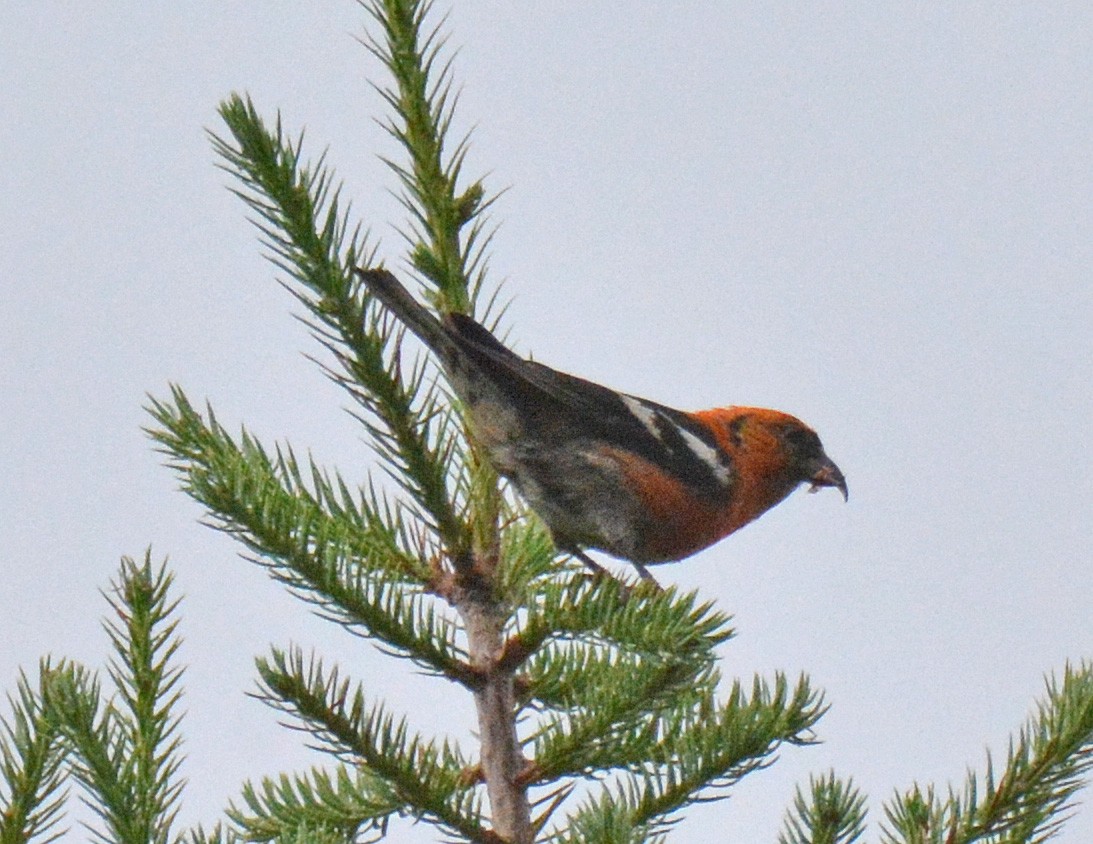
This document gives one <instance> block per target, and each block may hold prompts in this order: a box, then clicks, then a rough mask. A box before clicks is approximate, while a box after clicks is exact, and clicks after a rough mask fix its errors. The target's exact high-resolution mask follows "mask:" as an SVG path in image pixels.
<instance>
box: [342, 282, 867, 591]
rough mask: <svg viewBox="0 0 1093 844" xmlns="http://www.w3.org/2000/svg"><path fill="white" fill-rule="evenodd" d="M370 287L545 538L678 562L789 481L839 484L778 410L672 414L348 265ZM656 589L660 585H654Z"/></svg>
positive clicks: (638, 566) (564, 548)
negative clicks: (410, 337) (433, 366)
mask: <svg viewBox="0 0 1093 844" xmlns="http://www.w3.org/2000/svg"><path fill="white" fill-rule="evenodd" d="M356 273H357V275H358V277H359V278H360V279H361V281H362V282H363V284H364V286H365V288H366V289H367V291H368V292H369V294H370V295H371V296H372V297H374V298H375V299H376V300H378V301H379V302H380V303H381V304H382V305H383V307H384V308H386V309H387V310H388V311H389V312H390V313H391V314H393V315H394V316H395V317H396V318H397V319H398V320H399V321H400V322H402V323H403V324H404V325H405V326H406V328H408V329H409V330H410V331H411V332H413V333H414V334H415V335H417V337H418V338H419V339H420V340H421V341H422V342H423V343H424V344H425V346H426V347H427V348H428V349H430V350H431V351H432V352H433V354H435V355H436V357H437V359H438V360H439V363H440V365H441V367H442V368H443V370H444V371H445V372H446V374H447V377H448V380H449V382H450V385H451V388H452V392H453V393H454V395H455V397H456V398H457V399H458V400H459V402H460V403H461V404H462V406H463V408H464V410H465V414H466V416H467V417H468V421H469V428H470V433H471V436H472V437H473V439H474V440H475V441H476V442H477V443H478V444H479V445H480V446H481V447H482V448H483V449H484V450H485V452H486V455H487V456H488V458H489V460H490V462H491V463H492V465H493V467H494V468H495V469H496V470H497V472H498V474H500V475H501V476H503V477H505V478H507V479H508V480H509V481H510V482H511V483H512V484H513V486H514V487H515V488H516V490H517V492H518V493H519V494H520V496H522V497H523V499H524V500H525V501H526V502H527V504H528V505H529V507H530V508H531V509H532V510H533V511H534V512H535V513H536V514H537V515H538V516H539V517H540V518H541V519H542V521H543V522H544V524H545V525H546V527H547V528H548V530H549V531H550V534H551V537H552V539H553V541H554V545H555V547H556V548H557V549H558V550H559V551H560V552H562V553H564V554H568V555H570V556H571V557H575V558H576V559H579V560H581V561H582V562H583V563H584V564H585V565H586V566H588V567H589V568H590V569H591V570H592V571H593V573H595V574H605V573H606V570H605V569H604V568H603V567H602V566H601V565H600V564H599V563H597V562H596V561H595V560H593V559H592V558H591V557H590V556H588V554H587V550H596V551H602V552H605V553H607V554H609V555H611V556H613V557H616V558H618V559H620V560H624V561H626V562H629V563H630V564H631V565H632V566H633V567H634V568H635V570H636V571H637V573H638V575H639V576H640V577H641V578H642V579H643V580H646V581H649V582H651V583H652V584H654V585H656V580H655V578H654V577H653V575H652V574H651V573H650V572H649V570H648V566H651V565H658V564H662V563H670V562H676V561H679V560H682V559H684V558H686V557H689V556H690V555H692V554H694V553H696V552H698V551H700V550H702V549H704V548H707V547H709V546H710V545H713V544H714V543H716V542H718V541H720V540H721V539H723V538H725V537H726V536H728V535H730V534H732V533H734V532H735V531H737V530H739V529H740V528H742V527H743V526H744V525H746V524H748V523H749V522H751V521H753V520H755V519H756V518H758V517H759V516H761V515H762V514H763V513H765V512H766V511H767V510H769V509H771V508H772V507H774V506H775V505H776V504H778V503H779V502H781V501H782V500H783V499H785V498H786V497H787V496H788V495H789V494H790V493H791V492H793V491H794V489H796V488H797V487H798V486H800V485H801V484H804V483H807V484H809V485H810V491H811V492H816V491H818V490H819V489H820V488H822V487H833V488H835V489H837V490H839V491H840V492H841V493H842V495H843V498H844V500H849V494H848V492H847V485H846V479H845V477H844V476H843V473H842V472H841V471H840V469H839V467H838V466H836V465H835V463H834V462H833V461H832V460H831V458H829V457H828V456H827V454H826V453H825V452H824V449H823V446H822V444H821V442H820V438H819V436H818V435H817V434H816V432H815V431H814V430H813V429H812V428H810V427H808V426H807V425H806V424H805V423H803V422H802V421H801V420H800V419H797V418H796V417H794V416H791V415H789V414H788V413H783V412H781V411H778V410H770V409H767V408H761V407H742V406H728V407H719V408H714V409H711V410H700V411H683V410H676V409H674V408H671V407H667V406H665V405H662V404H658V403H657V402H654V401H650V400H649V399H644V398H639V397H637V396H633V395H629V394H627V393H621V392H618V391H616V390H612V389H611V388H609V387H605V386H602V385H600V384H596V383H593V382H592V381H587V380H585V379H583V378H579V377H577V376H575V375H569V374H567V373H565V372H560V371H558V370H556V369H552V368H551V367H549V366H546V365H545V364H542V363H538V362H537V361H534V360H529V359H526V358H523V357H521V356H519V355H518V354H516V353H515V352H513V351H512V350H511V349H509V348H508V347H507V346H505V345H504V344H503V343H502V342H501V341H500V340H498V339H497V338H496V337H495V336H494V335H493V334H492V333H491V332H490V331H489V330H488V329H487V328H486V327H485V326H483V325H482V324H480V323H479V322H476V321H475V320H474V319H473V318H471V317H469V316H467V315H466V314H462V313H458V312H449V313H444V314H441V315H440V316H439V317H438V316H437V315H436V314H434V313H432V312H431V311H430V310H428V309H427V308H426V307H425V306H424V305H423V304H422V303H421V302H419V301H418V300H417V299H416V298H415V297H414V296H413V294H411V293H410V291H409V290H407V289H406V287H405V286H403V284H402V283H401V282H400V281H399V280H398V279H397V278H396V277H395V276H394V275H393V274H392V273H391V272H390V271H388V270H386V269H384V268H383V267H379V268H370V269H364V268H356ZM658 588H659V587H658Z"/></svg>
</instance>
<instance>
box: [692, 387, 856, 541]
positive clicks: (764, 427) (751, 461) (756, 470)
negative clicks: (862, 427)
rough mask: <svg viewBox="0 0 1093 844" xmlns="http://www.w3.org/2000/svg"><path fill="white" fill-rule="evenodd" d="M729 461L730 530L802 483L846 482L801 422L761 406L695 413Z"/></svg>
mask: <svg viewBox="0 0 1093 844" xmlns="http://www.w3.org/2000/svg"><path fill="white" fill-rule="evenodd" d="M695 416H697V417H698V418H700V419H701V420H702V421H703V422H705V423H706V425H708V426H709V427H710V428H711V429H712V430H713V431H714V434H715V436H716V437H717V440H718V444H719V445H720V446H721V448H723V449H724V450H725V452H726V453H727V454H728V455H729V456H730V457H731V459H732V467H733V474H734V476H735V478H736V483H735V485H734V489H733V493H732V499H733V501H732V511H733V515H732V519H731V524H730V531H729V532H731V531H733V530H736V529H737V528H740V527H742V526H744V525H745V524H747V523H748V522H750V521H751V520H752V519H755V518H757V517H758V516H760V515H762V514H763V513H765V512H766V511H767V510H769V509H770V508H771V507H773V506H774V505H775V504H777V503H778V502H779V501H781V500H782V499H783V498H785V497H786V496H787V495H789V494H790V493H791V492H793V490H794V489H795V488H796V487H797V486H798V485H799V484H801V483H808V484H811V485H812V487H811V488H812V491H815V490H817V489H819V488H820V487H825V486H831V487H835V488H836V489H837V490H839V491H840V492H841V493H842V494H843V498H847V497H848V495H847V489H846V479H845V478H844V477H843V473H842V472H841V471H840V470H839V467H838V466H836V465H835V463H834V461H832V460H831V458H830V457H828V456H827V455H826V454H825V453H824V449H823V446H822V445H821V444H820V438H819V437H818V436H817V435H816V432H815V431H813V430H812V429H811V428H809V427H808V426H807V425H806V424H805V423H804V422H802V421H801V420H800V419H797V418H796V417H795V416H790V415H789V414H788V413H782V412H781V411H777V410H768V409H767V408H762V407H723V408H717V409H715V410H703V411H699V412H698V413H696V414H695Z"/></svg>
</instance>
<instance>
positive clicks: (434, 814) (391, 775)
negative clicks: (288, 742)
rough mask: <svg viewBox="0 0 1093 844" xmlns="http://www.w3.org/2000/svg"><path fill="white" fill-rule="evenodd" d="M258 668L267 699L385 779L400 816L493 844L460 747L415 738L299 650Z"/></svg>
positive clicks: (350, 759) (280, 654)
mask: <svg viewBox="0 0 1093 844" xmlns="http://www.w3.org/2000/svg"><path fill="white" fill-rule="evenodd" d="M258 670H259V674H260V675H261V678H262V688H261V690H260V692H259V696H260V697H261V699H262V700H264V701H266V702H267V703H269V704H270V705H271V706H274V707H276V708H278V709H280V710H282V711H285V712H288V713H290V714H291V715H293V716H294V717H296V718H297V719H299V721H300V723H301V726H302V727H303V728H304V729H306V730H307V731H308V732H310V733H311V734H312V735H313V736H314V737H315V738H316V739H317V740H319V741H320V742H321V743H322V744H323V745H324V746H325V747H327V748H328V749H329V750H330V751H331V752H332V753H334V754H335V755H336V756H339V757H341V758H344V759H345V760H346V761H347V762H352V763H353V764H355V765H361V766H364V768H366V769H367V770H368V771H369V772H370V773H371V774H372V775H373V776H375V777H378V778H380V779H381V780H383V781H384V782H385V783H386V784H387V785H388V787H389V789H390V794H391V795H393V796H396V797H397V799H398V800H399V801H400V803H401V806H400V809H401V810H402V811H405V812H407V813H409V814H411V815H413V816H414V817H419V818H427V819H430V820H431V821H433V822H435V823H437V824H439V825H440V826H442V827H443V828H445V829H447V830H449V831H450V832H453V833H455V834H459V835H462V836H464V837H466V838H467V839H468V840H470V841H476V842H492V841H493V840H494V839H493V838H492V836H491V834H490V832H489V830H487V829H486V828H485V827H483V826H482V825H481V824H480V823H479V821H478V818H479V817H480V816H481V806H480V805H479V803H480V801H479V799H478V798H477V797H476V796H475V795H474V792H473V791H472V790H470V789H468V787H467V785H466V784H465V782H464V776H463V771H464V770H465V769H466V768H467V767H468V762H467V760H466V759H465V758H463V757H462V755H461V754H460V753H459V751H458V749H457V748H455V747H453V746H451V745H448V744H447V743H445V744H444V745H442V746H439V747H438V746H437V745H436V744H435V743H434V742H428V741H424V740H422V739H420V738H418V737H416V736H411V735H410V733H409V728H408V726H407V724H406V721H405V719H399V720H396V719H395V718H394V716H392V715H390V714H389V713H388V712H387V711H386V710H385V708H384V707H383V706H382V705H379V704H377V705H373V706H369V705H368V704H367V702H366V701H365V698H364V694H363V692H362V691H361V689H360V688H359V687H358V688H357V689H356V690H354V691H351V690H350V686H349V681H347V680H342V679H341V678H340V676H339V674H338V671H337V669H332V670H330V671H327V670H325V669H324V668H323V666H322V663H321V662H320V661H319V660H317V659H312V660H310V661H308V660H305V659H304V657H303V655H302V653H301V652H300V651H299V650H298V649H294V650H293V651H292V652H291V653H288V654H286V653H284V652H282V651H279V650H276V649H275V650H274V651H273V652H272V654H271V656H270V658H269V659H268V660H259V662H258Z"/></svg>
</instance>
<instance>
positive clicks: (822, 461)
mask: <svg viewBox="0 0 1093 844" xmlns="http://www.w3.org/2000/svg"><path fill="white" fill-rule="evenodd" d="M809 469H810V472H809V475H808V481H809V483H811V484H812V487H811V488H810V489H809V492H816V491H817V490H819V489H820V487H824V486H833V487H835V489H837V490H838V491H839V492H841V493H842V494H843V501H849V500H850V494H849V493H848V492H847V491H846V478H844V477H843V473H842V472H841V471H839V467H838V466H836V465H835V464H834V462H833V461H832V460H831V458H830V457H828V456H827V455H826V454H824V455H822V456H820V457H818V458H816V459H815V460H813V461H812V462H811V465H810V466H809Z"/></svg>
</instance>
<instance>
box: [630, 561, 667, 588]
mask: <svg viewBox="0 0 1093 844" xmlns="http://www.w3.org/2000/svg"><path fill="white" fill-rule="evenodd" d="M630 565H632V566H633V567H634V568H635V569H637V572H638V574H639V575H640V576H641V579H642V580H643V581H645V582H646V583H648V584H649V585H650V586H652V587H653V588H654V589H656V590H657V591H658V592H663V591H664V587H663V586H661V585H660V584H659V583H657V579H656V578H655V577H653V575H651V574H650V573H649V569H647V568H646V567H645V566H643V565H642V564H641V563H635V562H634V561H633V560H631V561H630Z"/></svg>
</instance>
